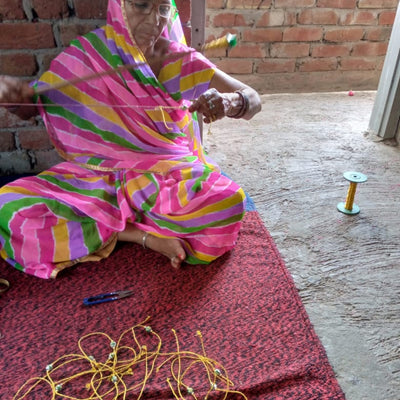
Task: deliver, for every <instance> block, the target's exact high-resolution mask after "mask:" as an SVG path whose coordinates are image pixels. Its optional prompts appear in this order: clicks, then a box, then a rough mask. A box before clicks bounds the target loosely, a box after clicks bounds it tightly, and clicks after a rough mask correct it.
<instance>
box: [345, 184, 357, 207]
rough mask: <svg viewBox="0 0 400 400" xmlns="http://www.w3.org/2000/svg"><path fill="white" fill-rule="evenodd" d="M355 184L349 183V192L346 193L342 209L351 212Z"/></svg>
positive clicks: (355, 188)
mask: <svg viewBox="0 0 400 400" xmlns="http://www.w3.org/2000/svg"><path fill="white" fill-rule="evenodd" d="M356 190H357V183H355V182H350V186H349V190H348V191H347V196H346V203H345V206H344V208H345V209H346V210H349V211H351V210H352V209H353V204H354V198H355V196H356Z"/></svg>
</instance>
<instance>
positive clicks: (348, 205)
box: [337, 171, 368, 215]
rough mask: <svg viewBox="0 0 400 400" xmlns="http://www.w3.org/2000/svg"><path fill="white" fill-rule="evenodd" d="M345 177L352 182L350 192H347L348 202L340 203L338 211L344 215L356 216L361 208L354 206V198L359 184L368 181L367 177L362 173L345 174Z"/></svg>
mask: <svg viewBox="0 0 400 400" xmlns="http://www.w3.org/2000/svg"><path fill="white" fill-rule="evenodd" d="M343 177H344V178H345V179H346V180H347V181H349V182H350V186H349V190H348V191H347V196H346V201H345V202H344V203H343V202H342V203H339V204H338V205H337V209H338V210H339V211H340V212H342V213H343V214H347V215H355V214H358V213H359V212H360V207H358V205H357V204H354V198H355V195H356V190H357V184H359V183H363V182H366V181H367V179H368V178H367V176H366V175H364V174H361V173H360V172H352V171H350V172H345V173H344V174H343Z"/></svg>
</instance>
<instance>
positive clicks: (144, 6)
mask: <svg viewBox="0 0 400 400" xmlns="http://www.w3.org/2000/svg"><path fill="white" fill-rule="evenodd" d="M126 2H127V3H128V4H129V5H130V6H131V7H133V8H134V9H135V11H136V12H137V13H138V14H142V15H149V14H151V12H152V11H153V9H154V7H155V4H153V3H151V2H149V1H134V0H127V1H126ZM174 11H175V7H174V6H173V5H171V4H159V5H158V6H157V15H158V16H159V17H161V18H169V17H171V15H172V14H173V12H174Z"/></svg>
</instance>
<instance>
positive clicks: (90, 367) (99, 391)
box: [13, 317, 247, 400]
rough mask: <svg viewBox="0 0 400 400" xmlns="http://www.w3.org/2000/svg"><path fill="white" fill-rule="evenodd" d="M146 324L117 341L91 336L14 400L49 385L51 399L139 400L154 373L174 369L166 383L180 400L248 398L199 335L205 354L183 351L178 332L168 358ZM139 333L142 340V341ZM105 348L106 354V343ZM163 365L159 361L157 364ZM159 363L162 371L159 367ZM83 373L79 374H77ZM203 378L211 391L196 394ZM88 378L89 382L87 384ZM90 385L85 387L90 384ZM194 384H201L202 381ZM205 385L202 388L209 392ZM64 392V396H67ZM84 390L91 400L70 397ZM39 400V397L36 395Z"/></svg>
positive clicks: (27, 384)
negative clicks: (200, 395) (188, 399)
mask: <svg viewBox="0 0 400 400" xmlns="http://www.w3.org/2000/svg"><path fill="white" fill-rule="evenodd" d="M148 320H149V317H148V318H146V320H145V321H143V322H142V323H140V324H138V325H135V326H134V327H132V328H130V329H128V330H126V331H124V332H123V333H122V334H121V335H120V337H119V339H118V340H117V341H113V340H112V338H111V337H110V336H109V335H107V334H105V333H102V332H94V333H89V334H87V335H85V336H83V337H82V338H80V339H79V341H78V348H79V351H80V354H69V355H63V356H61V357H60V358H58V359H57V360H56V361H54V362H53V363H52V364H49V365H48V366H47V367H46V373H45V374H44V376H41V377H35V378H31V379H28V380H27V381H26V382H25V383H24V384H23V385H22V386H21V387H20V389H19V390H18V391H17V393H16V394H15V395H14V397H13V399H14V400H25V399H26V400H28V399H29V396H30V395H31V394H32V393H33V392H34V391H35V390H36V389H39V386H40V385H47V386H48V387H49V388H50V390H51V399H50V400H55V399H56V398H57V399H58V398H62V399H68V400H95V399H97V400H102V399H113V400H117V399H118V400H119V399H124V400H125V399H126V398H127V395H128V393H133V392H134V396H135V399H137V400H140V399H142V397H143V395H144V390H145V388H146V385H147V383H148V381H149V380H150V379H151V378H152V377H153V375H154V373H158V372H159V371H160V370H161V368H163V367H166V366H167V365H168V364H169V370H170V374H171V376H170V377H168V378H167V379H166V382H167V386H168V387H169V389H170V390H171V393H172V395H173V396H174V397H175V399H177V400H182V399H185V398H186V397H185V396H186V395H190V396H191V397H192V399H194V400H197V399H198V397H197V396H196V390H197V391H201V392H206V395H205V397H204V398H205V399H207V398H208V396H209V395H210V393H211V392H213V391H216V392H218V393H220V394H223V399H226V398H227V396H228V395H229V394H233V393H234V394H237V395H240V396H241V397H242V398H243V399H245V400H247V397H246V396H245V395H244V394H243V393H242V392H239V391H236V390H234V389H233V386H234V385H233V383H232V382H231V380H230V379H229V378H228V374H227V372H226V370H225V368H224V367H223V366H221V365H220V364H219V363H218V362H217V361H215V360H213V359H211V358H208V357H207V355H206V351H205V346H204V341H203V337H202V334H201V332H200V331H197V336H198V337H199V341H200V346H201V351H202V353H201V354H197V353H195V352H192V351H182V350H181V349H180V343H179V339H178V335H177V333H176V331H175V330H174V329H173V330H172V333H173V335H174V338H175V345H176V351H172V352H167V353H164V352H162V351H161V348H162V340H161V337H160V336H159V335H158V334H157V333H156V332H154V331H153V330H152V329H151V328H150V327H149V326H147V325H145V324H146V323H147V322H148ZM139 333H140V337H139ZM90 340H91V342H92V347H93V343H94V342H95V343H96V345H95V351H96V352H98V353H99V354H92V353H91V352H89V351H88V349H90V347H89V346H88V347H87V342H88V341H90ZM102 342H104V343H105V344H106V350H107V351H106V352H104V350H103V349H102V347H101V343H102ZM159 359H160V361H158V360H159ZM156 363H158V365H157V366H156ZM78 367H79V368H80V371H78V372H77V373H75V374H74V373H72V372H71V368H74V369H75V370H77V369H78ZM199 374H201V375H200V376H204V385H208V386H207V387H200V388H194V387H192V386H191V380H192V379H195V378H194V375H196V377H197V376H199ZM88 378H89V381H87V380H86V379H88ZM85 380H86V382H85ZM195 381H196V382H197V381H199V379H198V378H196V379H195ZM204 385H203V386H204ZM64 388H65V390H64ZM82 389H85V390H86V392H87V393H88V395H87V397H85V398H82V397H79V398H78V397H74V396H73V395H70V392H72V391H74V390H75V391H76V390H82ZM34 394H36V393H34Z"/></svg>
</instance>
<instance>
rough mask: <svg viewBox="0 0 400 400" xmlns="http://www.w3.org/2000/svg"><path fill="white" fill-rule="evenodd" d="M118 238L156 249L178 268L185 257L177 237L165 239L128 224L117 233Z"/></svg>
mask: <svg viewBox="0 0 400 400" xmlns="http://www.w3.org/2000/svg"><path fill="white" fill-rule="evenodd" d="M118 240H120V241H123V242H133V243H138V244H141V245H143V246H144V247H147V248H149V249H152V250H154V251H156V252H157V253H160V254H162V255H164V256H166V257H168V258H169V259H170V260H171V265H172V266H173V267H174V268H176V269H178V268H179V267H180V266H181V264H182V262H183V261H184V260H185V258H186V253H185V250H184V248H183V246H182V244H181V242H180V241H179V240H178V239H174V238H171V239H166V238H160V237H157V236H154V235H152V234H150V233H147V232H144V231H142V230H141V229H139V228H136V227H135V226H134V225H132V224H128V225H127V226H126V229H125V230H124V231H123V232H120V233H118Z"/></svg>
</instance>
